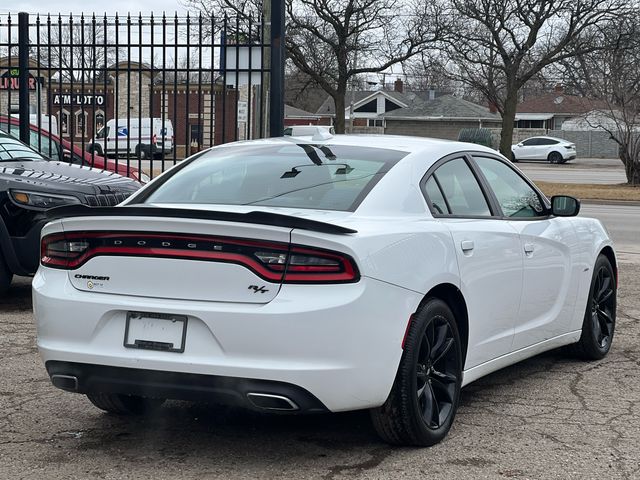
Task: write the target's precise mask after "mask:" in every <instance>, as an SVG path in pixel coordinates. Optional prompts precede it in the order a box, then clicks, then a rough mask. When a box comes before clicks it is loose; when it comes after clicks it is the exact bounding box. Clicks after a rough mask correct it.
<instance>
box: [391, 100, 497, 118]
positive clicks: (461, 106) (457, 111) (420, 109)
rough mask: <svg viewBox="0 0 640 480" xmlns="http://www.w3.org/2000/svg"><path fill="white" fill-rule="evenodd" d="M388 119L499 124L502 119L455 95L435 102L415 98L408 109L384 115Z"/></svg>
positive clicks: (486, 109) (482, 107) (480, 106)
mask: <svg viewBox="0 0 640 480" xmlns="http://www.w3.org/2000/svg"><path fill="white" fill-rule="evenodd" d="M384 117H385V118H388V119H394V118H395V119H398V120H400V119H406V120H410V119H416V120H419V119H422V120H437V119H440V118H443V119H444V118H451V119H462V118H465V119H471V118H472V119H482V120H494V121H497V122H499V121H500V120H501V117H500V115H499V114H497V113H493V112H491V111H490V110H489V109H488V108H487V107H484V106H482V105H478V104H476V103H473V102H469V101H467V100H463V99H462V98H458V97H454V96H453V95H443V96H441V97H437V98H435V99H433V100H423V99H422V98H420V97H415V98H414V99H413V101H411V102H409V106H408V107H406V108H399V109H397V110H393V111H391V112H388V113H385V114H384Z"/></svg>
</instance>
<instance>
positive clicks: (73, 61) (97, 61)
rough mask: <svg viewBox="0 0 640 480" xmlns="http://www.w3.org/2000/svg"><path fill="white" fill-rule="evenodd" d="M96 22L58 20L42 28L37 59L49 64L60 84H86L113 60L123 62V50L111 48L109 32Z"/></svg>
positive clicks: (104, 25)
mask: <svg viewBox="0 0 640 480" xmlns="http://www.w3.org/2000/svg"><path fill="white" fill-rule="evenodd" d="M105 23H106V20H105V21H104V22H103V21H102V20H100V19H89V20H86V21H85V19H84V17H82V19H81V20H71V19H66V18H64V17H58V19H57V20H56V21H52V22H51V25H50V27H49V26H48V25H45V26H44V27H43V28H42V40H41V44H42V45H48V46H46V47H45V46H42V47H40V53H39V55H40V59H41V61H43V62H46V63H48V62H49V61H50V62H51V65H50V66H51V68H55V69H56V70H59V72H60V75H62V78H63V80H65V81H71V82H74V83H76V82H81V81H85V82H86V81H88V80H89V79H92V78H93V77H94V76H96V77H99V76H101V75H104V74H105V72H106V69H107V68H109V67H110V66H111V64H113V63H115V60H116V58H121V59H126V50H125V49H123V48H122V47H116V46H113V40H112V39H111V38H110V37H111V36H113V32H111V31H110V28H109V27H108V26H107V25H106V24H105Z"/></svg>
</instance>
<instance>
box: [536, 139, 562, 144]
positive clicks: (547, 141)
mask: <svg viewBox="0 0 640 480" xmlns="http://www.w3.org/2000/svg"><path fill="white" fill-rule="evenodd" d="M539 142H540V143H538V145H557V144H558V143H559V142H558V141H557V140H553V139H552V138H541V139H540V140H539Z"/></svg>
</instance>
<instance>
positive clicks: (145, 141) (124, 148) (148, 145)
mask: <svg viewBox="0 0 640 480" xmlns="http://www.w3.org/2000/svg"><path fill="white" fill-rule="evenodd" d="M116 145H117V154H118V156H120V155H132V154H133V155H135V156H136V157H140V158H142V159H147V158H151V157H152V156H153V157H160V158H162V157H164V156H165V155H170V154H172V153H173V125H172V124H171V120H167V119H165V120H163V119H162V118H130V119H126V118H119V119H118V120H117V121H116V120H115V119H111V120H108V121H107V124H106V125H105V126H104V127H102V128H101V129H100V130H98V133H96V136H95V137H94V138H93V140H92V141H91V143H90V144H89V145H88V146H87V150H88V151H89V152H95V154H96V155H100V156H105V154H106V155H115V154H116ZM105 146H106V151H105Z"/></svg>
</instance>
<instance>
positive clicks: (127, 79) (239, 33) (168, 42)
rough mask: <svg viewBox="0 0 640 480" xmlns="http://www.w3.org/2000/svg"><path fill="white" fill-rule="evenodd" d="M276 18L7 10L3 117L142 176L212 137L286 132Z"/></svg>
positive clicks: (212, 141) (91, 159) (70, 155)
mask: <svg viewBox="0 0 640 480" xmlns="http://www.w3.org/2000/svg"><path fill="white" fill-rule="evenodd" d="M265 25H267V24H266V22H263V21H262V20H256V21H254V20H251V19H249V20H240V19H230V18H213V17H204V16H184V17H178V16H170V17H169V16H165V15H163V16H161V17H157V16H153V15H151V16H142V15H138V16H126V17H119V16H115V17H111V16H100V17H97V16H95V15H91V16H84V15H81V16H79V17H77V16H64V17H63V16H55V17H54V16H38V15H28V14H26V13H20V14H18V15H17V18H16V15H13V16H12V15H10V14H8V15H0V129H2V130H5V131H9V132H10V133H11V134H13V135H16V136H19V137H20V138H21V139H22V140H23V141H25V142H27V143H30V144H31V146H32V147H33V148H35V149H36V150H38V151H40V152H41V153H42V154H43V155H45V156H47V157H50V158H52V159H54V160H61V161H69V162H72V163H79V164H84V165H92V166H96V167H99V168H106V169H109V170H115V171H118V172H119V173H122V174H125V175H130V176H134V177H137V178H139V179H141V180H146V179H147V176H148V177H153V176H154V175H157V174H158V173H160V172H162V171H164V170H165V169H166V168H168V167H169V166H171V165H174V164H175V163H176V162H178V161H180V160H181V159H183V158H185V157H187V156H189V155H191V154H194V153H196V152H198V151H200V150H202V149H205V148H208V147H210V146H213V145H217V144H220V143H225V142H229V141H234V140H239V139H240V140H241V139H251V138H258V137H264V136H269V135H270V134H278V132H274V129H281V128H282V126H281V122H278V121H277V119H276V121H274V120H273V116H271V121H270V112H271V111H272V110H273V111H277V112H281V111H283V108H284V106H283V105H281V102H282V100H281V99H282V95H281V93H282V92H280V91H276V92H273V91H271V89H273V88H281V79H279V78H278V75H274V78H273V79H272V78H271V75H270V68H269V66H270V65H271V62H272V58H274V53H276V57H275V58H276V60H275V61H274V65H276V64H277V65H279V62H280V59H281V58H282V52H281V51H280V52H276V51H275V49H274V51H273V52H272V51H271V49H270V47H269V45H270V35H272V32H271V31H270V29H269V28H266V27H265ZM270 98H272V99H278V105H275V104H273V102H271V105H270V104H269V103H270V102H269V99H270ZM270 127H272V128H270Z"/></svg>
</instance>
